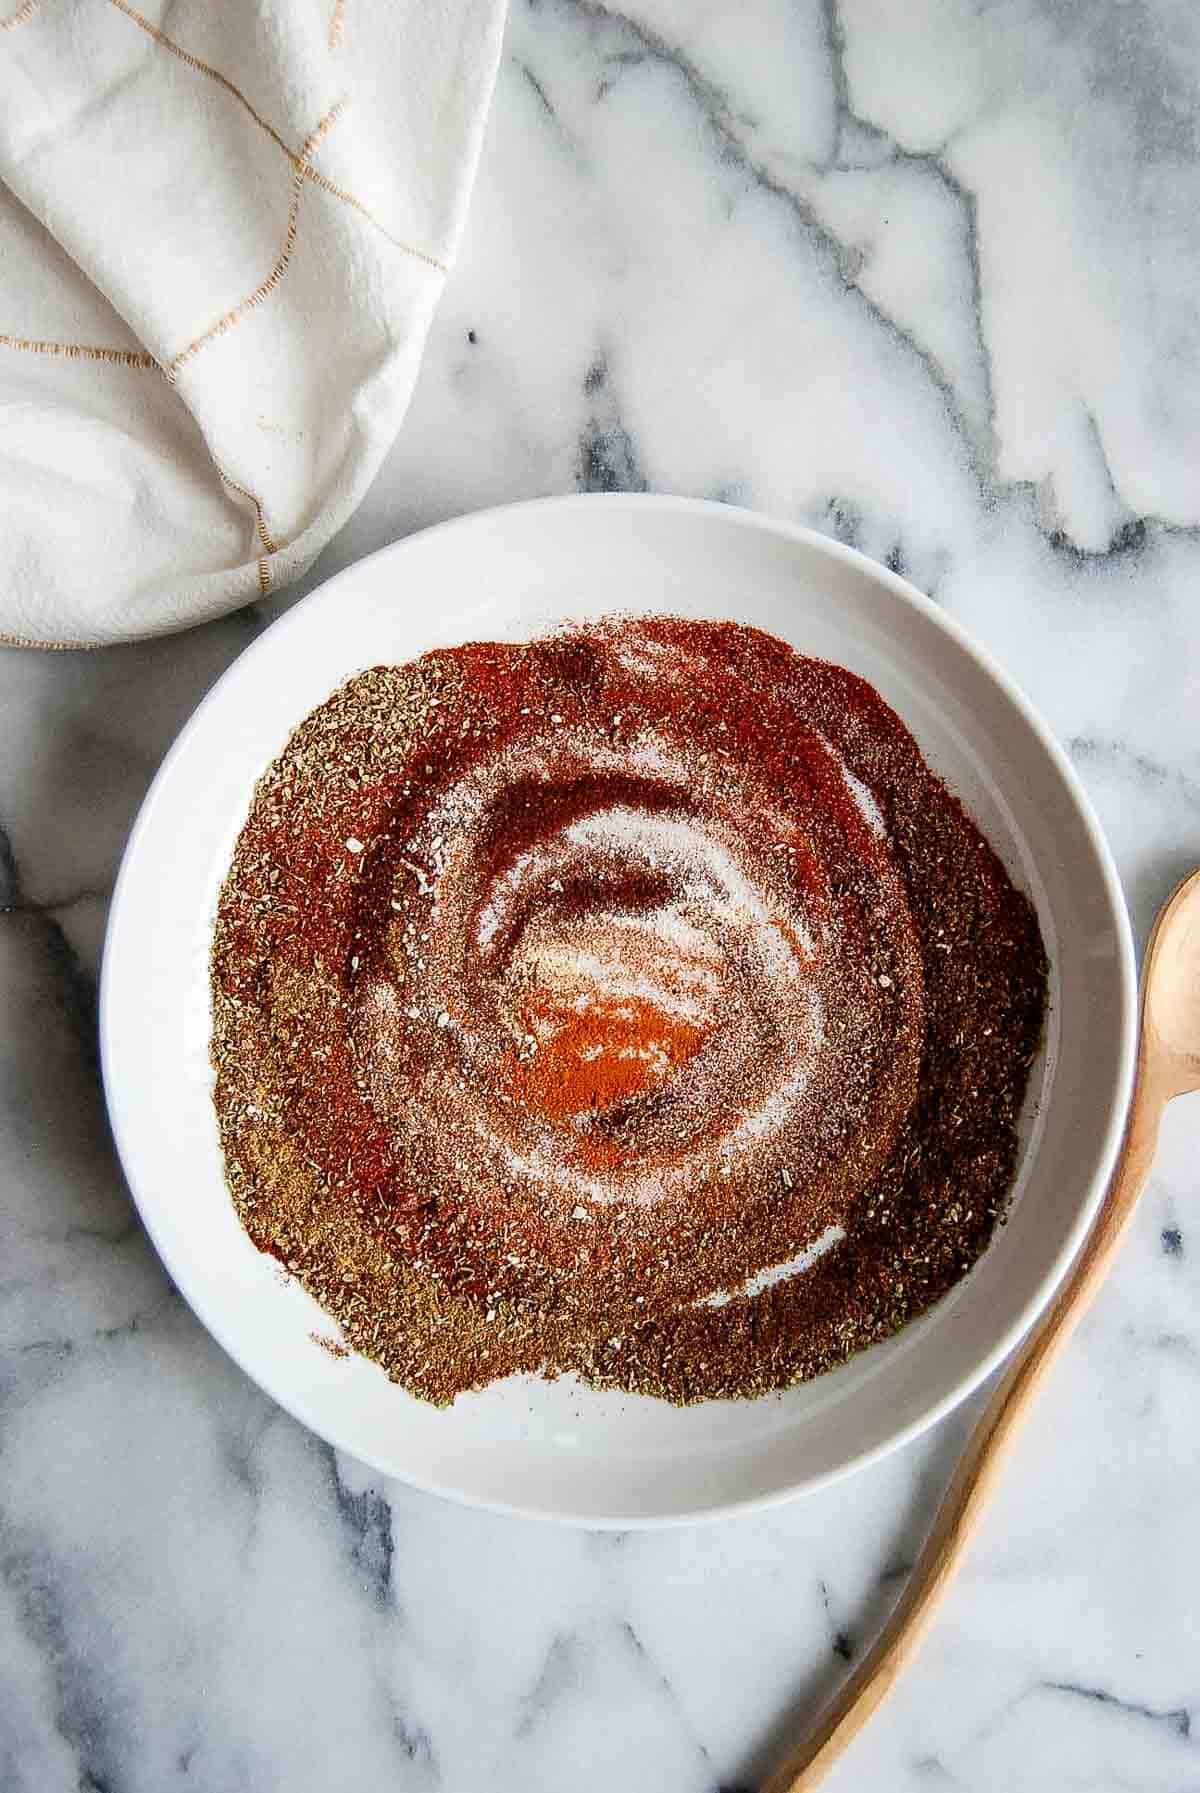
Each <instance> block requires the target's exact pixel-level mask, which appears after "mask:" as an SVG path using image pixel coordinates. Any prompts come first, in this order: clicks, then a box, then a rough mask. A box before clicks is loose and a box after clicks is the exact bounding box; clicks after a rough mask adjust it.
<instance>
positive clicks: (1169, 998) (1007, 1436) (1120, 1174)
mask: <svg viewBox="0 0 1200 1793" xmlns="http://www.w3.org/2000/svg"><path fill="white" fill-rule="evenodd" d="M1197 1089H1200V871H1197V872H1193V873H1192V875H1191V877H1190V878H1188V879H1186V880H1185V881H1184V883H1182V884H1181V885H1180V886H1179V888H1178V890H1177V891H1176V892H1175V894H1174V896H1172V897H1171V899H1170V901H1169V902H1168V903H1167V905H1166V907H1165V908H1164V909H1163V910H1162V912H1161V913H1160V915H1159V917H1158V920H1157V922H1156V923H1155V926H1154V932H1153V934H1152V935H1151V936H1150V944H1149V946H1148V947H1147V949H1146V963H1145V968H1144V970H1143V973H1142V1014H1141V1032H1140V1038H1139V1042H1138V1058H1137V1072H1136V1076H1135V1079H1134V1086H1133V1098H1132V1100H1131V1102H1130V1106H1129V1121H1128V1125H1127V1127H1126V1132H1125V1141H1124V1144H1123V1146H1122V1148H1121V1155H1120V1157H1119V1158H1118V1160H1117V1166H1116V1169H1115V1170H1114V1172H1113V1177H1112V1182H1111V1183H1110V1185H1109V1189H1108V1194H1107V1195H1106V1196H1105V1198H1104V1202H1103V1205H1102V1207H1101V1209H1100V1212H1099V1214H1098V1215H1097V1216H1096V1223H1095V1225H1094V1226H1093V1228H1092V1230H1091V1232H1090V1233H1089V1234H1088V1237H1087V1240H1086V1242H1085V1243H1084V1246H1083V1250H1082V1251H1081V1252H1080V1254H1079V1257H1078V1259H1077V1260H1076V1262H1075V1265H1074V1267H1073V1268H1072V1270H1071V1273H1070V1275H1069V1276H1068V1277H1067V1280H1066V1282H1065V1283H1064V1284H1063V1286H1062V1288H1061V1290H1060V1291H1059V1293H1058V1296H1057V1297H1056V1299H1055V1301H1054V1303H1053V1305H1052V1306H1051V1308H1050V1310H1049V1312H1048V1313H1047V1314H1046V1316H1045V1318H1044V1319H1043V1320H1042V1321H1041V1323H1040V1325H1038V1326H1037V1327H1036V1328H1035V1329H1034V1331H1033V1333H1032V1334H1031V1335H1030V1337H1029V1339H1028V1340H1027V1341H1026V1343H1025V1344H1024V1346H1023V1347H1022V1348H1021V1349H1020V1351H1019V1352H1018V1354H1017V1356H1016V1358H1015V1359H1014V1361H1013V1363H1012V1364H1011V1365H1010V1367H1009V1369H1008V1370H1007V1372H1006V1373H1005V1375H1004V1376H1003V1378H1002V1379H1001V1381H1000V1382H999V1384H998V1385H997V1388H996V1391H995V1393H994V1394H993V1396H992V1398H991V1400H990V1401H989V1402H988V1405H987V1408H986V1409H985V1411H984V1413H983V1416H982V1418H981V1419H980V1421H979V1423H978V1425H977V1426H976V1427H975V1430H974V1432H973V1433H972V1435H971V1437H970V1439H969V1441H968V1443H967V1446H966V1448H965V1450H964V1451H963V1454H962V1457H961V1459H960V1461H959V1464H958V1467H957V1469H956V1470H955V1472H954V1478H953V1480H952V1481H951V1483H950V1486H949V1488H948V1489H947V1490H946V1494H945V1498H944V1499H943V1501H942V1504H941V1507H940V1508H939V1509H938V1514H937V1518H936V1519H935V1520H934V1523H933V1529H932V1531H931V1532H930V1534H929V1537H928V1538H927V1539H926V1542H925V1547H924V1549H923V1550H922V1551H921V1554H920V1556H919V1557H918V1558H917V1561H916V1563H915V1564H914V1566H913V1569H912V1573H911V1574H910V1576H909V1579H908V1585H907V1586H906V1588H905V1590H904V1593H903V1594H902V1595H901V1597H900V1600H899V1602H898V1604H897V1606H896V1609H895V1611H894V1612H893V1613H892V1615H891V1617H890V1618H889V1620H888V1622H887V1624H886V1625H885V1626H884V1628H883V1630H882V1632H881V1633H880V1635H879V1637H878V1638H877V1639H876V1641H875V1643H874V1645H873V1646H872V1648H871V1649H870V1650H869V1651H868V1653H867V1655H866V1656H864V1658H863V1660H862V1662H861V1663H860V1664H859V1666H858V1667H857V1668H856V1669H855V1671H854V1673H853V1674H852V1675H851V1676H850V1677H849V1679H848V1680H847V1681H846V1683H845V1685H844V1686H843V1687H842V1689H841V1691H840V1692H839V1693H838V1695H837V1697H836V1698H835V1699H834V1700H833V1701H832V1702H831V1704H830V1705H829V1707H828V1708H827V1709H826V1711H825V1712H824V1713H823V1714H822V1716H821V1719H820V1721H819V1723H818V1724H817V1726H816V1728H815V1729H814V1730H813V1732H812V1734H811V1736H809V1737H808V1738H806V1739H805V1741H804V1743H803V1744H802V1745H801V1747H800V1748H799V1749H798V1750H797V1751H796V1752H795V1753H794V1754H793V1755H792V1757H791V1758H790V1760H789V1761H788V1762H787V1763H785V1764H784V1765H783V1766H782V1767H781V1768H780V1769H779V1770H778V1771H777V1772H776V1773H775V1774H774V1775H773V1776H772V1777H771V1778H770V1779H769V1780H768V1782H767V1784H766V1785H765V1786H764V1787H763V1789H762V1793H807V1790H808V1789H809V1788H812V1787H815V1786H817V1785H819V1783H820V1782H821V1781H822V1780H824V1778H825V1775H826V1773H827V1772H828V1770H829V1769H830V1768H832V1766H833V1764H834V1763H835V1762H836V1761H837V1759H838V1757H839V1756H840V1755H841V1753H842V1751H843V1750H844V1749H845V1748H846V1745H847V1744H848V1743H849V1742H850V1740H851V1738H852V1737H854V1736H855V1734H856V1733H857V1732H858V1731H859V1730H860V1729H861V1727H862V1726H863V1725H864V1724H865V1723H866V1722H867V1720H868V1718H870V1716H871V1714H872V1712H874V1710H875V1708H876V1707H877V1706H878V1705H879V1704H880V1702H881V1701H882V1700H883V1698H884V1697H885V1695H886V1694H887V1693H888V1692H889V1691H890V1689H891V1687H892V1684H893V1682H894V1681H895V1680H896V1678H897V1677H898V1675H899V1673H900V1671H901V1669H902V1668H903V1667H904V1665H905V1663H906V1662H907V1661H908V1658H909V1657H910V1656H911V1655H912V1654H913V1652H914V1650H915V1649H916V1647H917V1644H918V1642H919V1640H920V1638H921V1637H922V1635H923V1634H924V1631H925V1627H926V1626H927V1625H928V1623H929V1621H930V1619H931V1617H932V1616H933V1612H934V1609H935V1607H936V1606H937V1603H938V1600H939V1598H940V1597H941V1595H942V1593H943V1591H944V1589H945V1588H946V1586H947V1585H948V1583H949V1581H950V1577H951V1576H952V1575H953V1574H954V1571H955V1570H956V1569H957V1567H958V1564H959V1561H960V1559H961V1558H962V1555H963V1552H964V1551H965V1549H966V1546H967V1541H968V1539H969V1538H970V1536H971V1533H972V1531H973V1530H974V1528H975V1526H976V1525H977V1524H978V1522H979V1517H980V1514H981V1513H982V1512H983V1507H984V1502H985V1501H986V1500H987V1497H988V1495H989V1493H990V1492H991V1489H992V1486H993V1484H994V1482H995V1480H996V1475H997V1472H998V1470H999V1468H1000V1462H1001V1458H1002V1456H1003V1454H1004V1451H1005V1450H1006V1449H1007V1447H1008V1445H1009V1444H1010V1443H1011V1441H1012V1438H1013V1436H1014V1434H1015V1433H1016V1430H1017V1427H1018V1425H1019V1424H1020V1422H1021V1420H1022V1419H1023V1417H1024V1415H1025V1413H1026V1410H1027V1409H1028V1406H1029V1403H1030V1401H1031V1399H1032V1397H1033V1395H1034V1394H1035V1393H1036V1391H1037V1388H1038V1384H1039V1383H1040V1381H1041V1379H1042V1377H1043V1375H1044V1374H1045V1372H1046V1370H1047V1369H1048V1368H1049V1366H1050V1364H1051V1363H1052V1362H1053V1360H1054V1355H1055V1353H1056V1352H1057V1351H1058V1350H1059V1349H1060V1348H1061V1346H1062V1345H1063V1343H1064V1341H1065V1340H1066V1339H1067V1338H1068V1337H1069V1336H1070V1334H1071V1330H1072V1328H1073V1327H1074V1325H1075V1322H1076V1321H1077V1320H1078V1319H1079V1317H1080V1315H1081V1314H1082V1312H1083V1310H1084V1308H1085V1307H1086V1305H1087V1303H1088V1301H1089V1300H1090V1299H1091V1297H1092V1296H1093V1295H1094V1294H1095V1292H1096V1290H1097V1289H1098V1288H1099V1286H1100V1284H1101V1282H1102V1281H1103V1280H1104V1277H1105V1276H1106V1274H1107V1272H1108V1267H1109V1265H1110V1263H1111V1262H1112V1259H1113V1256H1114V1254H1115V1252H1116V1249H1117V1246H1118V1245H1119V1244H1120V1241H1121V1235H1122V1233H1123V1232H1124V1230H1125V1226H1126V1224H1127V1222H1128V1221H1129V1218H1130V1216H1131V1215H1132V1213H1133V1210H1134V1208H1135V1207H1136V1206H1137V1200H1138V1197H1139V1195H1141V1193H1142V1187H1143V1185H1144V1184H1145V1181H1146V1178H1147V1176H1148V1175H1149V1172H1150V1165H1151V1163H1152V1161H1153V1158H1154V1149H1155V1146H1156V1145H1157V1143H1158V1130H1159V1125H1160V1123H1161V1121H1162V1115H1163V1109H1164V1108H1165V1107H1166V1105H1167V1103H1168V1102H1169V1101H1170V1100H1171V1098H1172V1097H1173V1096H1181V1095H1184V1094H1186V1093H1187V1092H1188V1091H1189V1090H1197Z"/></svg>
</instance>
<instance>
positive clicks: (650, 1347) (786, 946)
mask: <svg viewBox="0 0 1200 1793" xmlns="http://www.w3.org/2000/svg"><path fill="white" fill-rule="evenodd" d="M1045 989H1046V960H1045V954H1044V951H1043V947H1042V941H1041V936H1040V933H1039V930H1038V924H1037V919H1036V916H1035V914H1034V911H1033V908H1032V906H1031V904H1030V903H1029V901H1028V900H1027V899H1026V897H1025V896H1024V895H1022V894H1021V893H1020V892H1018V891H1017V890H1016V889H1015V888H1014V887H1013V885H1012V884H1011V882H1010V881H1009V879H1008V877H1007V875H1006V873H1005V871H1004V869H1003V867H1002V865H1001V863H1000V861H999V859H998V858H997V856H996V855H995V853H994V852H993V851H992V849H991V848H990V846H989V845H988V843H987V841H986V840H985V839H984V838H983V836H982V835H981V834H980V832H979V830H978V829H977V828H976V827H975V825H974V823H973V822H972V821H971V819H970V817H969V816H968V815H967V813H966V812H965V810H964V809H963V807H962V806H961V804H960V803H959V802H958V801H957V799H956V798H955V797H954V796H953V795H952V794H951V793H950V792H949V791H948V790H947V789H946V787H945V786H944V785H943V784H942V783H941V781H940V780H939V779H938V778H937V777H936V776H935V774H934V773H933V772H932V771H931V770H930V768H929V767H928V766H927V765H926V764H925V762H924V760H923V759H922V757H921V754H920V752H919V750H918V748H917V746H916V743H915V742H914V741H913V739H912V737H911V736H910V735H909V734H908V732H907V730H906V729H905V728H904V726H903V724H902V723H901V722H900V720H899V718H898V717H897V716H896V715H895V713H894V712H893V711H892V710H891V709H890V708H889V707H888V706H887V705H886V704H885V703H884V702H883V700H882V699H881V698H880V697H879V696H878V694H877V693H876V692H875V691H874V690H873V689H872V687H871V686H870V685H868V684H866V683H865V682H864V681H863V680H861V679H859V678H857V677H855V676H854V675H853V674H851V673H850V672H848V671H845V670H844V669H842V668H840V667H838V666H835V665H832V664H830V663H828V662H825V661H820V660H814V659H806V658H802V657H801V656H799V655H797V654H796V653H795V652H794V651H793V650H792V649H791V648H789V647H788V646H786V645H785V644H784V643H782V642H780V641H778V640H776V639H775V638H774V637H772V636H769V635H766V634H763V633H761V632H759V631H757V630H754V629H749V628H744V627H739V626H737V625H734V624H731V623H707V622H694V621H693V622H684V621H680V620H676V619H672V618H641V619H638V620H622V619H620V618H614V619H612V620H610V621H607V622H603V623H599V624H595V625H592V626H591V627H589V628H587V629H579V630H576V631H572V632H569V633H564V634H560V635H557V636H554V637H551V638H549V639H545V640H539V641H533V642H529V643H525V644H520V645H511V644H498V643H486V642H484V643H470V644H468V645H466V646H463V647H459V648H454V649H446V650H443V651H438V652H434V653H430V654H427V655H425V656H424V657H423V658H421V659H419V660H416V661H413V662H411V663H410V664H408V665H405V666H399V667H377V668H375V669H373V670H371V671H368V672H365V673H362V674H360V675H358V676H357V677H355V678H353V679H351V680H350V681H349V682H348V683H347V684H345V685H343V686H342V687H341V688H340V689H339V690H338V691H336V692H335V693H334V695H333V696H332V697H331V698H330V699H329V700H328V702H326V703H325V704H323V705H322V706H321V707H320V708H319V709H317V710H315V711H314V712H313V713H312V714H311V715H310V716H309V717H308V718H307V720H306V721H305V722H303V723H302V724H301V725H300V727H299V728H298V729H297V730H296V731H295V732H294V734H293V735H292V737H291V739H290V740H289V742H288V744H287V746H286V748H285V749H284V751H283V753H282V754H281V755H280V757H279V758H278V759H277V760H276V762H275V763H274V765H272V767H271V768H270V769H269V771H268V772H267V773H266V775H265V776H264V777H263V778H262V779H261V780H260V782H259V784H258V786H257V788H256V791H255V796H254V800H253V804H252V807H251V811H250V815H249V818H248V819H247V821H246V823H245V825H244V827H243V829H242V831H241V834H240V836H239V839H238V843H237V847H236V850H235V854H234V858H233V864H232V867H231V869H230V872H229V875H228V877H227V879H226V881H225V884H224V887H223V889H222V892H221V898H220V903H219V910H218V917H217V924H216V930H215V937H214V944H213V953H212V992H213V1013H214V1029H213V1044H212V1056H213V1062H214V1065H215V1068H216V1073H217V1077H216V1086H215V1099H216V1106H217V1113H218V1119H219V1123H220V1131H221V1141H222V1147H223V1151H224V1158H225V1167H226V1175H227V1179H228V1182H229V1187H230V1189H231V1191H232V1194H233V1199H234V1202H235V1204H236V1207H237V1211H238V1214H239V1216H240V1217H241V1220H242V1222H243V1224H244V1226H245V1227H246V1230H247V1231H248V1233H249V1234H250V1237H251V1238H252V1239H253V1240H254V1242H255V1244H256V1245H258V1246H259V1247H260V1248H261V1249H262V1250H264V1251H269V1252H272V1253H274V1254H275V1255H276V1256H277V1257H278V1258H279V1259H280V1260H281V1261H282V1262H283V1263H284V1264H285V1265H286V1266H287V1268H288V1269H289V1270H290V1271H291V1272H293V1273H294V1274H295V1275H296V1276H297V1277H298V1278H299V1279H300V1280H301V1281H302V1282H303V1284H304V1285H305V1287H306V1288H307V1289H308V1290H309V1291H310V1292H311V1293H312V1294H313V1295H314V1296H315V1297H316V1299H317V1300H318V1301H319V1302H320V1303H321V1304H322V1305H323V1306H324V1307H325V1308H326V1309H327V1311H328V1312H329V1313H330V1314H332V1315H333V1316H334V1317H336V1319H337V1320H338V1321H339V1322H340V1324H341V1328H342V1331H343V1335H344V1337H345V1339H346V1341H347V1342H348V1343H349V1344H350V1345H351V1346H353V1347H354V1348H355V1349H356V1350H358V1351H360V1352H362V1353H365V1354H366V1355H367V1356H369V1357H372V1358H374V1359H375V1360H377V1361H378V1362H379V1363H380V1364H381V1365H382V1366H383V1367H384V1369H385V1370H386V1371H387V1373H388V1374H389V1375H390V1376H392V1377H393V1378H394V1379H395V1380H396V1381H398V1382H400V1383H402V1384H403V1385H404V1386H405V1387H406V1388H408V1389H409V1390H411V1391H412V1392H413V1393H415V1394H417V1395H421V1396H423V1397H425V1398H427V1399H429V1400H432V1401H436V1402H445V1401H449V1400H451V1399H453V1397H454V1396H455V1395H456V1394H458V1393H460V1392H461V1391H463V1390H466V1389H469V1388H474V1387H479V1386H482V1385H484V1384H486V1383H489V1382H492V1381H495V1380H497V1379H498V1378H500V1377H503V1376H506V1375H508V1374H510V1373H511V1372H513V1371H517V1370H529V1371H542V1372H543V1373H546V1374H549V1375H553V1374H555V1373H557V1372H560V1371H565V1370H573V1371H575V1372H577V1373H578V1374H580V1375H581V1376H583V1377H584V1378H585V1379H586V1380H587V1381H589V1382H591V1383H592V1384H594V1385H597V1386H614V1387H620V1388H623V1389H628V1390H631V1391H636V1392H641V1393H647V1394H653V1395H658V1396H661V1397H664V1398H666V1399H668V1400H670V1401H673V1402H679V1403H682V1402H690V1401H695V1400H700V1399H704V1398H707V1397H714V1396H734V1395H757V1394H760V1393H762V1392H764V1391H766V1390H769V1389H776V1388H782V1387H785V1386H787V1385H789V1384H791V1383H793V1382H796V1381H799V1380H802V1379H804V1378H806V1377H810V1376H813V1375H815V1374H817V1373H819V1372H820V1371H821V1370H823V1369H826V1368H828V1367H829V1366H830V1365H832V1364H834V1363H836V1362H840V1361H842V1360H844V1359H845V1358H847V1357H849V1356H850V1355H851V1354H852V1353H854V1352H855V1351H857V1350H859V1349H861V1348H862V1347H864V1346H866V1345H869V1344H872V1343H874V1342H875V1341H877V1340H879V1339H881V1338H884V1337H886V1336H888V1335H890V1334H891V1333H893V1332H895V1331H896V1330H897V1329H898V1328H899V1327H900V1326H902V1325H903V1324H904V1323H905V1322H906V1321H907V1320H909V1319H911V1318H912V1317H914V1316H915V1315H917V1314H919V1313H921V1312H922V1311H923V1310H925V1309H926V1308H928V1307H929V1305H930V1304H931V1303H932V1302H934V1301H935V1300H937V1298H938V1297H939V1296H941V1295H942V1294H944V1293H945V1291H946V1290H947V1289H948V1288H950V1287H951V1286H952V1285H953V1284H954V1283H955V1282H956V1281H957V1280H958V1279H959V1278H960V1277H961V1276H962V1275H963V1273H964V1272H965V1271H966V1270H967V1269H969V1268H970V1266H971V1264H972V1263H974V1262H975V1260H976V1259H977V1258H978V1256H979V1254H980V1253H981V1251H982V1250H983V1248H984V1246H985V1245H986V1244H987V1241H988V1239H989V1237H990V1235H991V1232H992V1230H993V1227H994V1226H995V1224H996V1222H997V1220H998V1219H999V1218H1000V1217H1001V1215H1002V1214H1003V1210H1004V1204H1005V1200H1006V1196H1007V1193H1008V1190H1009V1187H1010V1184H1011V1181H1012V1178H1013V1173H1014V1167H1015V1162H1016V1150H1017V1142H1016V1122H1017V1117H1018V1114H1019V1111H1020V1107H1021V1103H1022V1099H1023V1097H1024V1094H1025V1087H1026V1081H1027V1076H1028V1071H1029V1066H1030V1063H1031V1060H1032V1058H1033V1057H1034V1055H1035V1053H1036V1050H1037V1046H1038V1042H1039V1039H1040V1035H1041V1030H1042V1023H1043V1017H1044V1010H1045Z"/></svg>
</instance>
